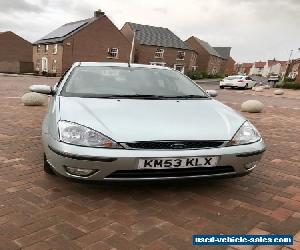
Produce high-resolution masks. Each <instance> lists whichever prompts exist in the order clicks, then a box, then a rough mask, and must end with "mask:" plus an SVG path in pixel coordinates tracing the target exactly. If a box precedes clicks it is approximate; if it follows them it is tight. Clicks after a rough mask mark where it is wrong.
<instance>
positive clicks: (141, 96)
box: [99, 94, 164, 99]
mask: <svg viewBox="0 0 300 250" xmlns="http://www.w3.org/2000/svg"><path fill="white" fill-rule="evenodd" d="M99 98H132V99H135V98H136V99H162V98H164V96H160V95H139V94H135V95H101V96H99Z"/></svg>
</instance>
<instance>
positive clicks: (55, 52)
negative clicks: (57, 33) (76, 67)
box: [53, 44, 57, 54]
mask: <svg viewBox="0 0 300 250" xmlns="http://www.w3.org/2000/svg"><path fill="white" fill-rule="evenodd" d="M53 54H57V44H54V45H53Z"/></svg>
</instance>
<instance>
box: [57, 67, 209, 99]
mask: <svg viewBox="0 0 300 250" xmlns="http://www.w3.org/2000/svg"><path fill="white" fill-rule="evenodd" d="M61 95H63V96H73V97H95V98H97V97H99V98H101V97H102V98H113V97H123V98H127V97H130V98H135V97H137V98H139V97H143V98H147V97H152V98H153V97H156V98H159V97H160V98H180V97H185V98H207V97H208V96H207V94H206V93H204V92H203V91H202V90H201V89H200V88H199V87H198V86H197V85H196V84H194V83H193V82H192V81H191V80H189V79H188V78H187V77H185V76H184V75H182V74H181V73H179V72H177V71H174V70H167V69H150V68H133V67H131V68H130V67H99V66H80V67H76V68H74V70H73V71H72V73H71V75H70V77H69V79H68V81H67V82H66V83H65V85H64V87H63V90H62V92H61Z"/></svg>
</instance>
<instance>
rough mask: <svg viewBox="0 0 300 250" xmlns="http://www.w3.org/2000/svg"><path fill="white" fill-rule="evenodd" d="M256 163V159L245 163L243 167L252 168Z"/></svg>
mask: <svg viewBox="0 0 300 250" xmlns="http://www.w3.org/2000/svg"><path fill="white" fill-rule="evenodd" d="M256 163H257V162H256V161H253V162H249V163H247V164H246V165H245V169H246V170H252V169H253V168H255V167H256Z"/></svg>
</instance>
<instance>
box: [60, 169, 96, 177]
mask: <svg viewBox="0 0 300 250" xmlns="http://www.w3.org/2000/svg"><path fill="white" fill-rule="evenodd" d="M65 168H66V170H67V172H68V173H69V174H72V175H77V176H82V177H86V176H89V175H92V174H94V173H96V172H97V170H95V169H86V168H75V167H67V166H65Z"/></svg>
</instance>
